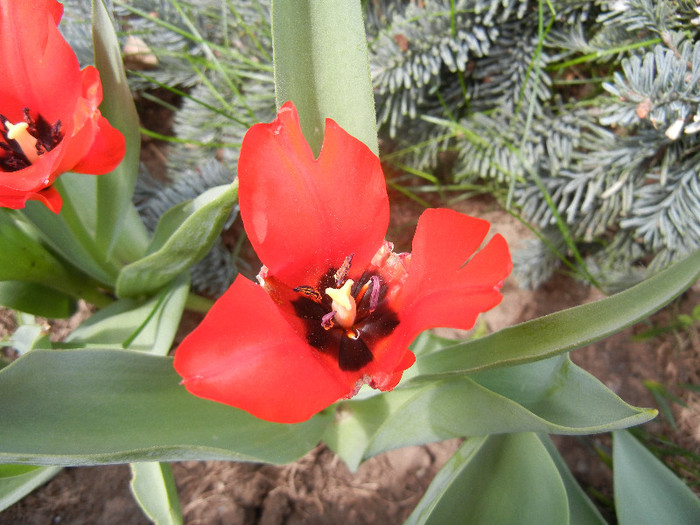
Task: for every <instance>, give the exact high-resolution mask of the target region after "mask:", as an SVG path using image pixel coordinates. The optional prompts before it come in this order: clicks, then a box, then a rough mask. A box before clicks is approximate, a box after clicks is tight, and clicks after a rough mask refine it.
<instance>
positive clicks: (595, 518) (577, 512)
mask: <svg viewBox="0 0 700 525" xmlns="http://www.w3.org/2000/svg"><path fill="white" fill-rule="evenodd" d="M539 438H540V440H541V441H542V444H543V445H544V447H545V448H546V449H547V452H549V455H550V457H551V458H552V461H554V464H555V465H556V467H557V470H558V471H559V475H560V476H561V479H562V481H563V482H564V488H565V489H566V496H567V498H568V500H569V523H570V524H571V525H606V523H607V522H606V521H605V520H604V519H603V516H601V515H600V512H599V511H598V509H597V508H596V506H595V504H594V503H593V502H592V501H591V499H590V498H589V497H588V496H587V495H586V493H585V492H584V491H583V489H582V488H581V485H579V484H578V482H577V481H576V478H574V475H573V474H572V473H571V471H570V470H569V467H568V466H567V465H566V462H565V461H564V458H562V457H561V454H559V451H558V450H557V447H555V446H554V443H552V440H551V439H550V438H549V436H544V435H540V436H539Z"/></svg>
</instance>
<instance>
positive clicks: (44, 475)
mask: <svg viewBox="0 0 700 525" xmlns="http://www.w3.org/2000/svg"><path fill="white" fill-rule="evenodd" d="M59 472H61V468H60V467H37V466H33V465H0V512H2V511H3V510H5V509H6V508H8V507H9V506H10V505H14V504H15V503H17V502H18V501H19V500H21V499H22V498H23V497H24V496H26V495H27V494H29V493H30V492H31V491H33V490H34V489H35V488H37V487H39V486H40V485H43V484H44V483H46V482H47V481H48V480H50V479H51V478H53V477H54V476H55V475H56V474H58V473H59Z"/></svg>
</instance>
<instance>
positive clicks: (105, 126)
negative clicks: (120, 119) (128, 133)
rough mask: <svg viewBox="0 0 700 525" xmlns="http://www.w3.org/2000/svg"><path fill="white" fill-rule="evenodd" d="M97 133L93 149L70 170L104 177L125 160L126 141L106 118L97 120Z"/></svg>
mask: <svg viewBox="0 0 700 525" xmlns="http://www.w3.org/2000/svg"><path fill="white" fill-rule="evenodd" d="M96 127H97V132H96V134H95V139H94V140H93V142H92V147H91V148H90V150H89V151H88V152H87V153H86V154H85V155H84V156H83V158H82V159H81V160H80V162H78V163H77V164H76V165H74V166H73V167H72V168H70V171H74V172H76V173H89V174H91V175H102V174H104V173H109V172H111V171H113V170H114V169H115V168H116V167H117V166H119V163H120V162H121V161H122V159H123V158H124V153H125V151H126V139H125V138H124V135H122V134H121V132H120V131H118V130H117V129H115V128H113V127H112V125H111V124H110V123H109V122H108V121H107V119H106V118H104V117H102V116H100V117H99V118H98V119H97V124H96Z"/></svg>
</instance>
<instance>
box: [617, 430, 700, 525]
mask: <svg viewBox="0 0 700 525" xmlns="http://www.w3.org/2000/svg"><path fill="white" fill-rule="evenodd" d="M613 482H614V488H615V511H616V513H617V519H618V522H619V524H620V525H646V524H648V525H656V524H658V523H663V524H664V525H688V524H691V523H700V499H698V497H697V496H696V495H695V494H693V491H691V490H690V489H689V488H688V487H687V486H686V485H685V483H683V481H681V480H680V479H678V478H677V477H676V476H675V474H673V472H671V471H670V470H669V469H668V468H667V467H666V465H664V464H663V463H661V461H659V460H658V459H656V458H655V457H654V456H653V455H652V453H651V452H649V451H648V450H647V449H646V448H645V447H644V446H643V445H642V444H641V443H639V442H638V441H637V440H636V439H635V438H634V437H632V435H631V434H630V433H629V432H627V431H623V430H620V431H617V432H614V433H613Z"/></svg>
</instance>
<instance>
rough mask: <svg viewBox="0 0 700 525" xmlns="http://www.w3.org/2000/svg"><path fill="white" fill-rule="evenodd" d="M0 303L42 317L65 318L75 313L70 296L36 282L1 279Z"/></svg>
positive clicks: (74, 305)
mask: <svg viewBox="0 0 700 525" xmlns="http://www.w3.org/2000/svg"><path fill="white" fill-rule="evenodd" d="M0 305H2V306H4V307H5V308H10V309H11V310H19V311H21V312H27V313H30V314H34V315H39V316H41V317H49V318H51V319H63V318H65V317H70V316H71V315H73V314H74V313H75V310H76V308H77V304H76V302H75V300H74V299H73V298H71V297H70V296H68V295H66V294H64V293H61V292H59V291H58V290H54V289H52V288H49V287H48V286H44V285H41V284H36V283H27V282H19V281H0Z"/></svg>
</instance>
